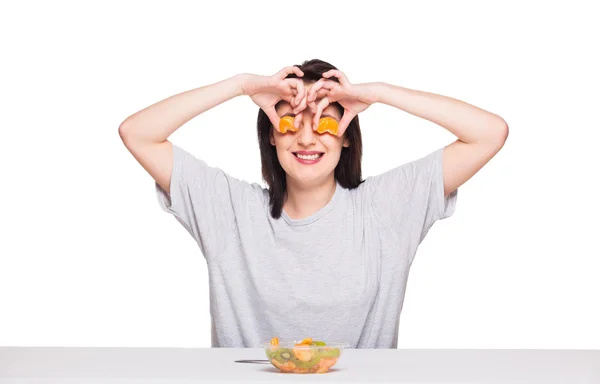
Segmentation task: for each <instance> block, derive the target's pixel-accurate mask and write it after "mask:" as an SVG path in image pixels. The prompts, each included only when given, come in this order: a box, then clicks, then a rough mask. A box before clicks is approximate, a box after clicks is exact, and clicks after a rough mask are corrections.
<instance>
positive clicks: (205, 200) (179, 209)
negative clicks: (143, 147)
mask: <svg viewBox="0 0 600 384" xmlns="http://www.w3.org/2000/svg"><path fill="white" fill-rule="evenodd" d="M155 190H156V194H157V198H158V202H159V205H160V207H161V208H162V209H163V210H164V211H166V212H168V213H171V214H172V215H173V216H174V217H175V219H177V221H178V222H179V223H180V224H181V225H182V226H183V227H185V229H186V230H187V231H188V232H189V233H190V235H192V237H193V238H194V239H195V240H196V242H197V243H198V245H199V246H200V249H201V251H202V253H203V254H204V256H205V257H206V258H207V259H210V258H214V257H217V256H218V255H219V254H221V253H222V252H224V251H225V250H226V248H227V246H228V245H229V244H231V243H232V242H233V241H235V237H236V215H239V214H243V212H242V211H241V209H242V208H241V207H243V201H244V199H246V198H248V196H247V195H248V194H249V193H251V192H252V190H253V186H252V185H250V184H249V183H247V182H245V181H242V180H238V179H236V178H233V177H231V176H230V175H228V174H227V173H225V172H224V171H222V170H221V169H219V168H216V167H211V166H209V165H208V164H207V163H206V162H204V161H203V160H200V159H198V158H196V157H195V156H193V155H192V154H190V153H189V152H187V151H185V150H184V149H182V148H180V147H178V146H176V145H174V144H173V167H172V172H171V184H170V194H168V193H167V192H166V191H165V190H164V189H163V188H161V187H160V185H158V183H155Z"/></svg>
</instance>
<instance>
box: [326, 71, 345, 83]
mask: <svg viewBox="0 0 600 384" xmlns="http://www.w3.org/2000/svg"><path fill="white" fill-rule="evenodd" d="M322 76H323V77H324V78H327V79H328V78H330V77H332V76H333V77H336V78H337V79H338V80H339V81H340V84H342V85H348V84H349V83H350V82H349V81H348V78H347V77H346V75H344V73H343V72H342V71H339V70H337V69H330V70H329V71H327V72H325V73H323V75H322Z"/></svg>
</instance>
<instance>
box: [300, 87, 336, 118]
mask: <svg viewBox="0 0 600 384" xmlns="http://www.w3.org/2000/svg"><path fill="white" fill-rule="evenodd" d="M325 96H327V102H328V103H329V104H331V103H332V101H331V98H330V94H329V90H328V89H321V90H319V92H317V97H316V99H317V100H321V99H323V98H324V97H325ZM305 104H306V105H307V106H308V107H309V108H310V110H311V111H312V113H316V112H317V102H316V101H308V100H307V101H306V102H305Z"/></svg>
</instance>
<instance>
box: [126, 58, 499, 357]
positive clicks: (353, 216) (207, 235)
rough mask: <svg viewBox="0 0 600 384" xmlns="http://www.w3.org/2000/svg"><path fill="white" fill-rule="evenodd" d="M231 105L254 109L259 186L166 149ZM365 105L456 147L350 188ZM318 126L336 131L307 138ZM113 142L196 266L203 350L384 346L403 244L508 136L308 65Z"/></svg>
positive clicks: (181, 107) (130, 126)
mask: <svg viewBox="0 0 600 384" xmlns="http://www.w3.org/2000/svg"><path fill="white" fill-rule="evenodd" d="M237 96H249V97H250V98H251V99H252V101H253V102H254V103H256V104H257V105H258V107H260V108H259V111H258V124H257V129H258V140H259V145H260V152H261V159H262V174H263V177H264V179H265V181H266V183H267V185H268V188H263V187H261V186H260V185H259V184H257V183H249V182H246V181H243V180H239V179H236V178H234V177H232V176H230V175H228V174H227V173H226V172H224V171H223V170H221V169H218V168H215V167H211V166H210V165H208V164H207V163H206V162H204V161H203V160H200V159H199V158H196V157H195V156H193V155H191V154H190V153H188V152H186V151H185V150H184V149H182V148H180V147H178V146H176V145H173V144H172V143H170V142H169V141H168V138H169V136H170V135H171V134H172V133H173V132H175V130H177V129H178V128H179V127H181V126H182V125H183V124H185V123H186V122H187V121H189V120H190V119H192V118H194V117H195V116H197V115H199V114H201V113H203V112H205V111H207V110H209V109H210V108H213V107H215V106H217V105H219V104H221V103H223V102H225V101H227V100H230V99H232V98H234V97H237ZM373 103H384V104H386V105H390V106H394V107H396V108H398V109H400V110H403V111H405V112H407V113H410V114H413V115H415V116H418V117H422V118H424V119H427V120H429V121H431V122H434V123H436V124H438V125H440V126H441V127H444V128H446V129H447V130H449V131H450V132H451V133H453V134H454V135H455V136H456V137H457V138H458V139H457V140H456V141H454V142H453V143H451V144H449V145H448V146H445V147H443V148H440V149H438V150H436V151H434V152H432V153H430V154H428V155H426V156H424V157H422V158H420V159H418V160H415V161H412V162H410V163H407V164H403V165H399V166H395V167H394V168H393V169H391V170H390V171H388V172H385V173H383V174H380V175H377V176H373V177H368V178H366V179H365V180H363V179H362V177H361V156H362V142H361V134H360V127H359V121H358V114H359V113H360V112H362V111H364V110H365V109H367V108H368V107H369V106H370V105H372V104H373ZM285 116H291V117H292V118H293V125H292V124H288V125H287V126H286V125H285V119H286V118H285ZM282 118H283V119H282ZM327 124H329V125H330V126H331V125H333V126H334V127H335V125H336V124H337V125H338V129H337V132H335V130H334V131H330V132H322V130H320V129H319V127H323V125H327ZM284 128H285V129H284ZM370 129H377V127H372V128H370ZM284 132H285V133H284ZM119 134H120V137H121V138H122V140H123V142H124V144H125V146H126V147H127V149H128V150H129V151H130V152H131V153H132V155H133V156H134V157H135V159H136V160H137V161H138V162H139V163H140V164H141V165H142V167H143V168H144V169H145V170H146V171H147V172H148V173H149V174H150V175H151V176H152V178H153V179H154V180H155V181H156V192H157V194H158V197H159V201H160V204H161V206H162V208H163V209H164V210H165V211H167V212H169V213H171V214H172V215H173V216H174V217H175V218H176V219H177V220H178V221H179V222H180V223H181V224H182V225H183V226H184V227H185V229H186V230H187V231H188V232H189V233H190V234H191V235H192V236H193V237H194V239H195V240H196V241H197V242H198V245H199V247H200V249H201V251H202V253H203V255H204V257H205V259H206V261H207V266H208V274H209V288H210V311H211V319H212V346H213V347H258V346H259V345H260V343H261V342H265V341H269V340H270V339H271V338H273V337H275V336H277V337H279V338H281V339H287V340H291V339H293V340H301V339H303V338H305V337H312V338H313V339H321V340H325V341H340V342H346V343H348V344H350V347H351V348H395V347H397V339H398V324H399V317H400V312H401V309H402V303H403V299H404V292H405V286H406V282H407V278H408V273H409V268H410V266H411V263H412V261H413V258H414V257H415V253H416V251H417V247H418V246H419V244H420V243H421V241H422V240H423V239H424V237H425V235H426V234H427V232H428V231H429V229H430V228H431V226H432V225H433V224H434V223H435V222H436V221H437V220H440V219H444V218H446V217H449V216H451V215H452V214H453V212H454V209H455V204H456V199H457V189H458V187H459V186H461V185H462V184H463V183H465V182H466V181H467V180H469V179H470V178H471V177H472V176H473V175H474V174H475V173H476V172H478V171H479V170H480V169H481V168H482V167H483V166H484V165H485V164H486V163H487V162H488V161H489V160H490V159H491V158H492V157H493V156H494V155H495V154H496V153H497V152H498V151H499V150H500V149H501V148H502V146H503V145H504V142H505V140H506V138H507V134H508V128H507V124H506V122H505V121H504V120H503V119H502V118H500V117H499V116H497V115H495V114H492V113H489V112H486V111H484V110H482V109H479V108H477V107H474V106H472V105H469V104H467V103H464V102H461V101H459V100H456V99H452V98H449V97H445V96H441V95H437V94H432V93H426V92H421V91H416V90H412V89H407V88H402V87H399V86H394V85H390V84H386V83H382V82H374V83H364V84H352V83H350V81H349V80H348V79H347V78H346V76H345V75H344V74H343V73H342V72H340V71H338V70H337V69H336V68H335V67H333V66H332V65H331V64H329V63H326V62H323V61H320V60H310V61H306V62H304V63H303V64H302V65H299V66H293V67H287V68H284V69H283V70H281V71H280V72H278V73H277V74H275V75H273V76H260V75H255V74H248V73H244V74H239V75H236V76H233V77H231V78H228V79H226V80H223V81H220V82H217V83H214V84H211V85H207V86H203V87H200V88H196V89H192V90H190V91H187V92H183V93H181V94H177V95H174V96H172V97H169V98H167V99H165V100H162V101H160V102H158V103H156V104H153V105H151V106H149V107H147V108H145V109H143V110H141V111H139V112H137V113H135V114H133V115H132V116H130V117H128V118H127V119H126V120H125V121H124V122H123V123H122V124H121V126H120V127H119ZM223 144H225V143H223ZM223 147H224V148H226V146H225V145H223Z"/></svg>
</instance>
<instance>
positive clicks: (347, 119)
mask: <svg viewBox="0 0 600 384" xmlns="http://www.w3.org/2000/svg"><path fill="white" fill-rule="evenodd" d="M354 116H355V115H354V114H353V113H351V112H348V111H344V116H342V119H341V120H340V123H339V124H338V136H340V137H341V136H342V135H344V132H346V129H348V126H349V125H350V123H351V122H352V119H354Z"/></svg>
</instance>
